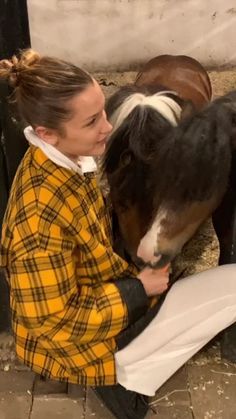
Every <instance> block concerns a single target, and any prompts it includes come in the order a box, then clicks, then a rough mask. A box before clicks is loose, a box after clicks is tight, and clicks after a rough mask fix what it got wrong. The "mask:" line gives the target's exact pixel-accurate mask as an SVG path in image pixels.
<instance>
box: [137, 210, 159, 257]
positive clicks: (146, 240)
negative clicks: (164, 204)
mask: <svg viewBox="0 0 236 419" xmlns="http://www.w3.org/2000/svg"><path fill="white" fill-rule="evenodd" d="M165 216H166V214H165V213H164V212H163V211H161V212H158V215H157V216H156V218H155V220H154V222H153V224H152V226H151V228H150V229H149V230H148V231H147V233H146V234H145V236H144V237H143V238H142V239H141V240H140V243H139V246H138V250H137V256H138V257H140V258H141V259H142V260H143V261H144V262H146V263H147V262H150V263H155V262H158V260H159V259H160V256H155V253H158V241H159V235H160V233H161V222H162V220H163V218H165Z"/></svg>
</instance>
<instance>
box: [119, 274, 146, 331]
mask: <svg viewBox="0 0 236 419" xmlns="http://www.w3.org/2000/svg"><path fill="white" fill-rule="evenodd" d="M114 284H115V285H116V287H117V288H118V289H119V291H120V294H121V297H122V299H123V301H124V302H125V304H126V306H127V309H128V318H129V324H132V323H134V322H135V321H136V320H138V319H139V318H140V317H142V316H143V315H144V314H145V313H146V311H147V309H148V296H147V294H146V292H145V289H144V287H143V284H142V282H141V281H140V280H139V279H137V278H125V279H117V280H114Z"/></svg>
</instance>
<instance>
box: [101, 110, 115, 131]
mask: <svg viewBox="0 0 236 419" xmlns="http://www.w3.org/2000/svg"><path fill="white" fill-rule="evenodd" d="M103 116H104V128H103V132H104V134H110V132H111V131H112V128H113V126H112V125H111V124H110V122H109V121H108V119H107V115H106V112H105V111H104V115H103Z"/></svg>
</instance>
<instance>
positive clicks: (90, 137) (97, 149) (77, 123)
mask: <svg viewBox="0 0 236 419" xmlns="http://www.w3.org/2000/svg"><path fill="white" fill-rule="evenodd" d="M104 105H105V98H104V94H103V92H102V90H101V88H100V86H99V84H98V83H97V82H96V81H95V80H94V82H93V84H90V85H89V86H88V87H87V88H86V89H85V90H84V91H83V92H82V93H79V94H78V95H76V96H74V97H73V98H72V99H71V100H70V101H68V103H67V106H68V107H69V108H70V110H71V111H72V118H71V119H70V120H69V121H67V122H64V123H63V124H62V128H63V131H64V133H63V135H62V134H60V133H59V132H58V131H55V130H47V133H46V138H45V133H44V134H43V135H40V128H39V129H38V128H36V132H37V133H38V135H39V136H40V137H41V138H42V139H43V140H44V141H46V142H48V143H50V144H52V145H53V146H54V147H55V148H57V149H58V150H59V151H61V152H62V153H63V154H65V155H66V156H67V157H69V158H71V159H72V160H77V159H78V157H79V156H99V155H101V154H103V152H104V149H105V145H106V141H107V137H108V134H109V133H110V132H111V130H112V126H111V124H110V123H109V122H108V121H107V117H106V113H105V110H104ZM41 134H42V133H41Z"/></svg>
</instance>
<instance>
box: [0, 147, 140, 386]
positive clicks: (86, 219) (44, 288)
mask: <svg viewBox="0 0 236 419" xmlns="http://www.w3.org/2000/svg"><path fill="white" fill-rule="evenodd" d="M0 258H1V259H0V265H1V266H3V267H5V270H6V274H7V275H6V276H7V279H8V281H9V284H10V289H11V308H12V320H13V321H12V322H13V332H14V335H15V339H16V351H17V354H18V356H19V357H20V358H21V359H22V360H23V361H24V363H25V364H27V365H28V366H29V367H30V368H32V369H33V370H34V371H36V372H37V373H39V374H42V375H44V376H47V377H50V378H53V379H58V380H62V381H70V382H74V383H79V384H86V385H112V384H114V383H115V382H116V374H115V363H114V352H115V350H116V344H115V340H114V336H116V335H117V334H118V333H119V332H120V331H121V330H123V329H125V328H126V326H127V323H128V312H127V307H126V305H125V303H124V301H122V298H121V295H120V292H119V290H118V288H117V287H116V286H115V284H114V283H113V282H112V280H113V279H116V278H123V277H124V278H125V277H127V276H128V277H130V276H132V277H133V276H134V274H136V272H135V269H134V268H133V267H132V266H128V264H127V263H126V262H125V261H124V260H123V259H121V258H120V257H119V256H118V255H116V254H115V253H113V250H112V236H111V222H110V218H109V213H108V209H107V208H106V206H105V205H104V201H103V197H102V195H101V193H100V190H99V188H98V186H97V182H96V177H95V175H94V174H91V173H90V174H87V175H85V176H81V175H79V174H76V173H74V172H72V171H70V170H68V169H65V168H62V167H59V166H57V165H56V164H54V163H53V162H52V161H50V160H49V159H48V158H47V157H46V156H45V155H44V154H43V152H42V151H41V150H40V149H39V148H35V147H33V146H31V147H30V148H29V150H28V151H27V153H26V155H25V157H24V158H23V160H22V162H21V165H20V167H19V169H18V171H17V174H16V176H15V180H14V183H13V186H12V191H11V196H10V199H9V203H8V208H7V211H6V214H5V219H4V223H3V232H2V243H1V252H0Z"/></svg>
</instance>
